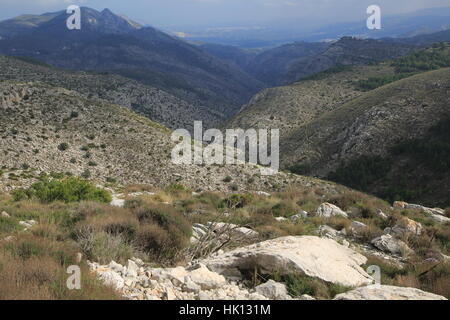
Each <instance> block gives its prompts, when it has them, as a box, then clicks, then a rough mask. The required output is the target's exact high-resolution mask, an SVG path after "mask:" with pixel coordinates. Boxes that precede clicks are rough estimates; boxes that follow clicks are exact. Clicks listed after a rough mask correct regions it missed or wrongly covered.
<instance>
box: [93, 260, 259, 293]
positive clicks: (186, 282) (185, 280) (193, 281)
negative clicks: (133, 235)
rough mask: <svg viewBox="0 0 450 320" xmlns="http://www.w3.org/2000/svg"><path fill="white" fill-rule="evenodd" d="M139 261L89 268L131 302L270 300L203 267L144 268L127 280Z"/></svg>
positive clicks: (94, 264) (112, 263) (95, 264)
mask: <svg viewBox="0 0 450 320" xmlns="http://www.w3.org/2000/svg"><path fill="white" fill-rule="evenodd" d="M136 260H138V259H131V260H129V261H128V264H127V265H128V266H127V267H125V266H121V265H120V264H118V263H116V262H114V261H112V262H111V263H110V264H109V265H107V266H100V265H99V264H98V263H92V262H89V261H88V265H89V266H90V268H91V270H92V271H93V272H95V273H96V274H97V275H98V277H99V278H100V279H101V280H102V281H103V282H104V283H105V284H106V285H109V286H111V287H113V288H115V289H116V290H118V291H119V292H120V293H121V294H122V296H123V297H124V298H126V299H131V300H267V298H266V297H264V296H263V295H260V294H258V293H255V292H251V291H250V290H249V289H245V288H244V287H243V286H242V285H239V284H236V283H232V282H228V281H227V280H226V279H225V278H224V277H223V276H222V275H219V274H217V273H214V272H212V271H210V270H209V269H208V268H207V267H206V266H205V265H202V264H197V265H195V266H191V267H189V268H188V269H185V268H184V267H177V268H167V269H164V268H156V269H151V268H147V267H146V266H144V265H143V266H141V267H140V269H139V272H138V276H137V277H133V276H128V274H129V273H130V270H136V269H135V265H134V264H133V261H134V262H136ZM130 261H131V262H130ZM136 264H137V263H136ZM112 268H114V270H113V269H112ZM115 270H118V271H115ZM119 270H121V271H119ZM132 273H133V272H132Z"/></svg>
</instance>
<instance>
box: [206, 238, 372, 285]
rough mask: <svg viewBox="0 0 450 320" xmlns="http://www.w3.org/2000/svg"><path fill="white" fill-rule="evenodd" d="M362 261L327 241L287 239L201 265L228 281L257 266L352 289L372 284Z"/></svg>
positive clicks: (207, 259)
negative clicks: (305, 276)
mask: <svg viewBox="0 0 450 320" xmlns="http://www.w3.org/2000/svg"><path fill="white" fill-rule="evenodd" d="M366 261H367V258H365V257H364V256H363V255H361V254H359V253H357V252H355V251H353V250H351V249H349V248H346V247H344V246H342V245H340V244H338V243H337V242H336V241H333V240H331V239H325V238H319V237H314V236H300V237H293V236H289V237H282V238H278V239H273V240H267V241H264V242H260V243H257V244H253V245H250V246H246V247H242V248H238V249H235V250H232V251H230V252H227V253H224V254H222V255H216V256H213V257H209V258H206V259H204V260H203V261H202V263H204V264H205V265H206V266H207V267H208V268H209V269H210V270H211V271H214V272H217V273H219V274H222V275H224V276H225V277H228V278H229V279H240V278H242V274H241V270H242V271H245V270H249V271H251V270H254V268H255V267H257V268H259V269H260V271H261V272H262V273H266V274H273V273H278V274H280V275H283V274H291V273H299V274H305V275H307V276H310V277H315V278H319V279H322V280H324V281H327V282H332V283H339V284H342V285H345V286H351V287H354V286H360V285H364V284H369V283H371V282H372V281H373V279H372V278H371V277H370V276H369V275H368V274H367V273H366V272H365V271H364V270H363V269H362V268H361V267H360V265H362V264H364V263H366ZM330 266H333V267H332V268H330Z"/></svg>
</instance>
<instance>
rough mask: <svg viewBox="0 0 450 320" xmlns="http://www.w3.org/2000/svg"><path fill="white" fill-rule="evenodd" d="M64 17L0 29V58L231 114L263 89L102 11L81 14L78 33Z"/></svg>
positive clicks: (189, 48)
mask: <svg viewBox="0 0 450 320" xmlns="http://www.w3.org/2000/svg"><path fill="white" fill-rule="evenodd" d="M68 16H69V15H68V14H66V13H65V12H57V13H47V14H44V15H42V16H31V15H27V16H20V17H17V18H15V19H10V20H6V21H3V22H1V23H0V36H1V37H2V39H1V40H0V52H1V53H4V54H7V55H16V56H27V57H31V58H35V59H39V60H41V61H44V62H46V63H48V64H50V65H52V66H56V67H61V68H67V69H74V70H93V71H97V72H111V73H115V74H120V75H123V76H126V77H129V78H133V79H137V80H139V81H141V82H143V83H145V84H149V85H152V86H154V87H157V88H160V89H163V90H165V91H168V92H170V93H171V94H174V95H176V96H178V97H180V98H182V99H185V100H188V101H190V102H191V103H198V104H203V105H208V106H210V107H211V108H213V109H214V110H215V111H218V112H221V113H224V114H232V113H233V112H234V111H235V110H236V109H238V108H239V106H240V105H241V104H242V103H245V102H246V101H247V100H248V99H249V98H250V97H251V96H252V95H253V94H254V93H256V92H257V91H258V90H260V89H261V88H262V87H263V84H262V83H260V82H259V81H257V80H256V79H254V78H253V77H251V76H249V75H247V74H246V73H245V72H243V71H242V70H240V69H239V68H235V67H233V66H232V65H230V64H227V63H225V62H223V61H222V60H220V59H217V58H216V57H214V56H213V55H210V54H207V53H206V52H204V51H202V50H200V49H199V48H197V47H196V46H193V45H191V44H188V43H186V42H184V41H181V40H179V39H177V38H175V37H172V36H169V35H167V34H165V33H163V32H161V31H159V30H156V29H154V28H151V27H142V26H140V25H139V24H137V23H134V22H131V21H130V20H129V19H126V18H123V17H121V16H118V15H115V14H113V13H112V12H111V11H110V10H108V9H105V10H103V11H102V12H98V11H96V10H93V9H89V8H81V17H82V21H81V25H82V27H81V30H68V29H67V28H66V20H67V18H68Z"/></svg>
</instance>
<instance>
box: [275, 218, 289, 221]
mask: <svg viewBox="0 0 450 320" xmlns="http://www.w3.org/2000/svg"><path fill="white" fill-rule="evenodd" d="M275 220H276V221H278V222H284V221H287V220H288V219H287V218H285V217H276V218H275Z"/></svg>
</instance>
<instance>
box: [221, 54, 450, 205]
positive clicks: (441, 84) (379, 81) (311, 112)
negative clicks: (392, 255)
mask: <svg viewBox="0 0 450 320" xmlns="http://www.w3.org/2000/svg"><path fill="white" fill-rule="evenodd" d="M449 52H450V50H449V48H448V47H445V45H444V46H436V47H435V48H430V49H427V50H423V51H421V52H418V53H415V54H413V55H410V56H407V57H404V58H400V59H397V60H394V61H390V62H384V63H380V64H377V65H373V66H363V67H345V68H335V69H331V70H328V71H327V72H323V73H319V74H317V75H314V76H312V77H310V78H308V79H305V80H304V81H300V82H298V83H295V84H292V85H289V86H285V87H279V88H272V89H266V90H264V91H263V92H261V93H260V94H258V95H256V96H255V97H254V98H253V99H252V101H251V102H250V104H249V105H247V106H245V107H244V108H243V110H242V111H241V113H240V114H238V115H237V116H236V117H234V119H233V120H231V121H230V122H229V123H228V124H227V127H242V128H250V127H252V126H256V127H260V128H280V131H281V160H282V165H283V166H284V167H285V168H287V167H290V168H291V169H292V170H294V171H295V172H298V173H302V174H309V175H315V176H320V177H328V178H332V179H334V180H336V181H339V182H340V183H344V184H346V185H349V186H352V187H354V188H359V189H362V190H364V191H367V192H373V193H377V194H379V195H382V196H384V197H387V198H389V199H392V198H393V197H395V193H397V194H398V195H399V196H403V199H405V198H408V199H407V200H414V201H420V200H421V201H425V202H426V203H429V204H430V205H431V204H439V203H442V202H444V203H447V202H448V200H445V199H446V198H447V196H446V195H445V194H446V193H448V188H447V189H446V188H444V189H440V190H442V192H443V194H442V193H440V192H436V189H434V188H433V187H432V185H435V184H436V181H440V183H439V184H440V185H441V186H442V180H441V179H435V178H433V176H431V175H430V174H425V172H424V176H427V177H428V178H424V179H422V180H420V181H421V182H422V184H426V185H427V186H426V187H424V188H423V189H426V190H427V192H425V193H424V192H419V193H420V195H418V194H415V195H412V194H409V195H408V192H407V190H408V189H411V190H414V188H413V187H411V188H406V189H405V188H403V190H400V191H401V192H400V191H399V190H398V189H400V188H394V185H392V189H391V190H387V189H389V188H387V187H386V185H388V184H389V183H388V182H387V181H395V179H387V177H386V180H385V181H384V183H383V180H382V179H374V180H376V181H370V186H367V185H364V186H363V183H361V184H358V182H359V181H361V180H364V179H365V178H363V177H362V176H355V175H349V172H351V170H352V169H351V168H356V167H357V166H356V163H355V162H351V161H357V160H358V159H359V158H360V157H361V156H378V157H384V156H386V155H388V151H389V150H390V148H391V147H394V146H396V145H397V144H398V143H400V142H403V141H405V140H408V139H414V138H424V136H425V135H426V134H427V132H428V130H429V129H430V128H432V127H433V126H435V125H437V124H438V123H439V122H440V121H444V120H446V117H447V116H448V114H449V112H450V110H449V108H448V99H449V94H448V85H447V83H448V77H449V69H445V68H444V69H440V70H437V71H432V72H426V73H423V72H424V71H426V70H433V69H438V68H442V67H445V66H450V61H449V60H448V57H449ZM414 74H416V75H415V76H412V75H414ZM405 77H406V79H402V78H405ZM393 106H396V108H393ZM405 115H408V117H406V116H405ZM437 146H439V144H437ZM443 148H445V147H443ZM439 150H440V149H439ZM442 150H445V149H442ZM437 152H439V151H437ZM361 161H362V160H361V159H359V162H361ZM357 162H358V161H357ZM373 162H374V161H368V163H369V164H371V163H373ZM346 165H347V166H346ZM341 166H344V168H346V171H345V174H344V173H343V172H342V170H343V169H344V168H341V173H340V174H339V175H331V173H333V172H334V171H335V170H336V169H338V168H340V167H341ZM407 167H408V166H406V167H405V168H403V169H398V170H397V171H396V170H395V168H394V169H393V173H392V174H393V175H395V176H403V178H405V177H407V175H406V173H407V172H405V170H406V168H407ZM409 167H411V166H409ZM376 168H377V169H378V171H376V173H377V174H378V175H377V177H379V176H380V174H379V171H380V170H388V169H389V168H390V167H388V169H386V167H381V169H380V167H376ZM355 170H356V169H355ZM361 170H362V171H363V173H365V172H366V171H367V170H368V169H367V170H366V171H365V169H364V168H363V169H361ZM419 175H420V174H419ZM343 176H344V177H346V179H344V178H342V177H343ZM382 177H384V175H382ZM414 179H415V177H409V178H405V182H404V183H403V185H405V184H406V185H408V183H410V181H414ZM442 179H443V180H445V179H446V178H445V177H442ZM397 181H398V180H397ZM377 183H378V184H381V185H383V187H376V184H377ZM444 185H447V183H444ZM381 189H383V191H381ZM396 189H397V191H396ZM438 189H439V188H438ZM430 196H433V197H432V198H430Z"/></svg>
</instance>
